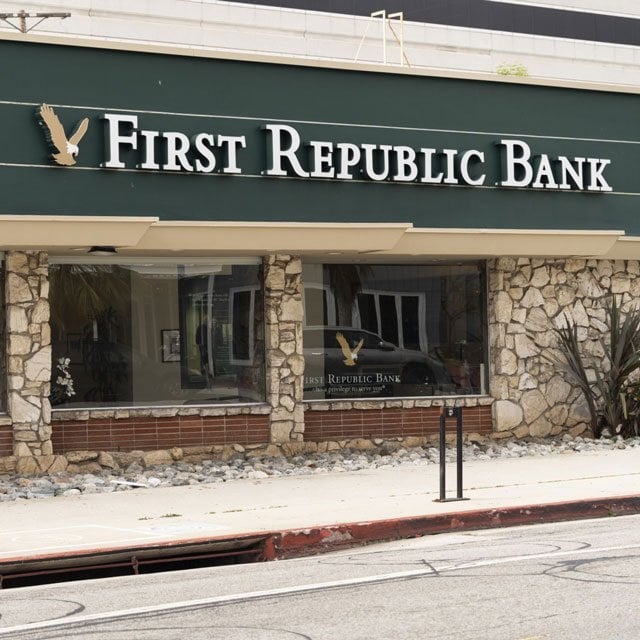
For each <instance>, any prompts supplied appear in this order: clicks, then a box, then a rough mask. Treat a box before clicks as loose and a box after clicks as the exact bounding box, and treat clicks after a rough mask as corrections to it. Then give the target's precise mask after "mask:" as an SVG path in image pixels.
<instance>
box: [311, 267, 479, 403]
mask: <svg viewBox="0 0 640 640" xmlns="http://www.w3.org/2000/svg"><path fill="white" fill-rule="evenodd" d="M484 275H485V272H484V265H483V264H481V263H475V262H474V263H468V264H445V263H438V264H430V265H386V264H375V265H374V264H370V265H354V264H305V265H304V268H303V273H302V277H303V282H304V288H305V289H304V306H305V328H304V333H303V340H304V355H305V363H306V365H305V384H304V397H305V399H307V400H312V399H325V398H326V399H329V398H347V397H348V398H357V397H369V396H377V397H398V396H404V397H406V396H433V395H460V394H462V395H464V394H481V393H486V388H487V378H486V371H487V369H486V364H485V363H486V353H487V341H486V333H487V332H486V321H485V318H486V311H485V309H486V294H485V284H484V282H485V277H484Z"/></svg>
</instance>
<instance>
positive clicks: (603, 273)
mask: <svg viewBox="0 0 640 640" xmlns="http://www.w3.org/2000/svg"><path fill="white" fill-rule="evenodd" d="M611 295H616V296H618V299H619V301H621V302H622V304H623V305H624V304H628V303H630V302H631V301H633V300H638V299H640V265H639V263H638V261H635V260H629V261H624V260H615V261H613V260H584V259H566V260H553V259H546V260H545V259H528V258H498V259H497V260H494V261H491V262H490V263H489V309H490V312H489V342H490V349H491V355H492V357H491V363H490V365H491V395H492V396H493V397H494V398H495V399H496V402H495V404H494V428H495V429H496V431H497V432H501V433H506V434H513V435H514V436H516V437H524V436H537V437H546V436H549V435H557V434H559V433H561V432H563V431H567V432H568V433H570V434H571V435H574V436H575V435H579V434H581V433H583V432H585V431H586V430H587V429H588V423H589V413H588V410H587V406H586V402H585V401H584V398H583V396H582V394H581V393H580V391H579V390H578V389H577V387H575V386H573V385H571V384H570V383H569V382H568V381H567V380H566V379H565V377H564V376H563V374H562V371H560V370H558V367H557V366H556V365H554V364H552V363H550V362H549V361H548V360H546V359H545V357H544V355H545V354H547V355H548V354H549V353H551V352H552V350H553V349H554V347H555V345H556V342H555V336H554V333H553V332H552V328H553V327H554V326H558V324H559V323H562V322H564V321H565V320H564V319H565V316H566V315H568V316H569V317H570V318H571V319H572V321H573V323H575V324H576V325H577V327H578V337H579V341H580V342H581V344H582V347H583V353H584V355H585V356H587V357H589V358H591V359H592V365H593V366H595V365H598V366H599V364H600V362H601V358H602V356H603V355H604V354H603V352H602V347H601V345H600V343H599V341H598V339H599V338H600V337H601V336H603V335H606V334H608V328H607V325H606V313H605V309H604V304H605V301H606V299H607V297H610V296H611ZM555 353H556V354H558V353H559V352H558V351H557V350H556V351H555Z"/></svg>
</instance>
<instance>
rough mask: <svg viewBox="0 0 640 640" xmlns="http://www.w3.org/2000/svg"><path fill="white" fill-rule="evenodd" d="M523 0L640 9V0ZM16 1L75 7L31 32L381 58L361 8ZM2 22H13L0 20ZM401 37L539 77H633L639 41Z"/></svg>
mask: <svg viewBox="0 0 640 640" xmlns="http://www.w3.org/2000/svg"><path fill="white" fill-rule="evenodd" d="M521 1H522V2H523V3H524V2H525V0H521ZM526 3H527V4H538V5H542V6H547V5H548V6H554V7H561V6H562V7H563V8H567V7H575V8H576V9H578V10H588V11H599V12H602V13H613V14H616V15H624V16H627V17H640V2H639V1H638V0H606V1H605V0H565V1H564V2H560V1H559V0H536V1H535V2H526ZM20 8H24V9H25V10H26V11H27V12H42V11H69V12H70V13H71V14H72V15H71V17H70V18H67V19H65V20H61V19H59V18H53V19H48V20H46V21H45V22H43V23H42V24H41V25H39V26H38V27H37V28H36V29H35V30H34V31H33V33H40V34H45V33H55V34H66V35H68V36H71V37H76V38H77V37H80V38H85V37H92V38H99V39H105V40H113V41H127V42H136V43H156V44H157V43H160V44H167V45H172V46H183V47H185V48H187V49H191V48H197V49H212V50H222V51H238V52H257V53H264V54H271V55H284V56H297V57H303V58H310V59H323V60H327V59H337V60H346V61H354V60H355V59H356V55H358V60H360V61H363V62H382V61H383V52H382V22H381V21H380V20H379V19H371V18H366V17H357V16H348V15H341V14H331V13H318V12H308V11H300V10H293V9H281V8H276V7H263V6H257V5H245V4H237V3H230V2H221V1H216V0H154V1H151V0H127V1H126V2H124V1H122V0H50V1H49V2H38V1H35V2H21V3H19V4H16V3H15V2H4V1H0V12H14V11H17V10H18V9H20ZM32 22H33V21H30V23H32ZM395 28H396V32H397V31H398V26H397V25H396V27H395ZM0 30H2V31H4V30H11V27H9V26H8V25H6V23H2V22H0ZM365 34H366V37H365V38H364V40H363V36H365ZM386 36H387V63H388V64H390V65H398V64H399V63H400V51H399V46H398V44H397V42H396V41H395V39H394V36H393V34H392V32H391V30H390V29H389V28H387V32H386ZM361 43H362V46H361V48H360V51H359V53H358V49H359V47H360V45H361ZM404 44H405V53H406V56H407V58H408V61H409V64H410V65H411V66H412V67H429V68H436V69H454V70H460V71H478V72H488V73H495V72H496V69H497V68H498V66H500V65H504V64H520V65H524V66H525V67H526V69H527V71H528V74H529V75H530V76H532V77H537V78H554V79H561V80H563V79H567V80H569V79H570V80H582V81H589V82H603V83H613V84H621V85H632V86H638V85H640V47H633V46H626V45H614V44H604V43H597V42H586V41H579V40H569V39H558V38H551V37H546V36H532V35H523V34H514V33H507V32H500V31H488V30H482V29H466V28H461V27H448V26H443V25H433V24H423V23H416V22H407V23H405V25H404Z"/></svg>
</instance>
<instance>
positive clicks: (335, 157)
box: [37, 104, 612, 193]
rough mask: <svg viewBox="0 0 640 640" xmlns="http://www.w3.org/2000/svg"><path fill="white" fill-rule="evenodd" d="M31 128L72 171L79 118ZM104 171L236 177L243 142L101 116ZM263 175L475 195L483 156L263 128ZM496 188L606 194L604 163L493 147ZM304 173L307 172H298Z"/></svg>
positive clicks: (512, 143) (509, 143)
mask: <svg viewBox="0 0 640 640" xmlns="http://www.w3.org/2000/svg"><path fill="white" fill-rule="evenodd" d="M37 117H38V120H39V122H40V124H41V126H42V127H43V130H44V132H45V136H46V138H47V140H48V142H49V144H50V147H51V151H52V153H51V156H50V158H51V160H52V161H53V162H54V163H55V164H59V165H65V166H71V165H74V164H75V163H76V158H77V157H78V155H79V153H80V146H79V145H80V142H81V141H82V138H83V136H84V134H85V133H86V131H87V129H88V127H89V119H88V118H83V119H82V120H81V121H80V122H79V123H78V124H77V125H76V127H75V129H74V130H73V133H72V134H71V136H69V137H67V134H66V131H65V128H64V126H63V125H62V123H61V122H60V120H59V118H58V116H57V115H56V113H55V111H54V110H53V109H52V108H51V107H50V106H48V105H46V104H43V105H41V106H40V107H39V108H38V109H37ZM100 119H101V120H102V121H103V125H102V126H104V127H105V132H104V133H105V155H106V160H105V161H104V162H102V163H101V165H100V166H101V167H102V168H105V169H125V168H130V167H127V165H126V164H125V162H124V160H123V155H125V154H126V155H127V157H130V154H131V152H132V151H133V152H136V154H137V162H136V164H135V169H140V170H147V171H149V170H151V171H167V172H176V171H179V172H187V173H205V174H206V173H219V174H229V175H238V174H242V173H243V171H242V155H243V151H244V150H246V149H247V140H246V136H233V135H223V134H214V133H209V132H203V133H197V134H196V135H192V136H188V135H187V134H185V133H182V132H179V131H155V130H150V129H145V128H144V125H143V124H141V120H142V118H141V117H140V116H138V115H135V114H127V113H105V114H104V115H102V116H101V118H100ZM260 129H261V130H262V132H263V135H264V137H265V140H264V142H265V146H266V158H265V161H266V162H265V165H266V167H267V168H265V169H264V170H262V172H261V173H262V175H263V176H269V177H296V178H302V179H324V180H341V181H348V180H369V181H373V182H395V183H420V184H427V185H429V184H431V185H437V184H440V185H468V186H473V187H481V186H484V185H485V182H486V179H487V173H486V162H487V159H486V158H485V153H484V152H483V151H479V150H477V149H465V150H459V149H453V148H452V149H436V148H425V147H421V148H418V149H416V148H413V147H409V146H406V145H390V144H374V143H371V144H369V143H360V144H354V143H352V142H333V141H327V140H310V141H305V142H303V141H302V138H301V136H300V133H299V132H298V131H297V130H296V129H295V127H293V126H290V125H287V124H269V123H267V124H264V125H262V126H261V127H260ZM495 144H496V145H497V146H498V147H499V149H500V164H501V167H500V169H501V171H500V174H499V175H500V178H499V180H498V181H497V182H496V183H495V186H498V187H519V188H523V187H528V188H533V189H552V190H569V189H573V190H579V191H587V192H598V193H601V192H607V191H612V188H611V186H610V185H609V183H608V182H607V179H606V177H605V169H606V168H607V166H608V165H610V164H611V160H608V159H604V158H587V157H567V156H563V155H559V156H557V157H552V156H550V155H547V154H545V153H541V154H536V155H534V154H533V153H532V151H531V148H530V147H529V145H528V144H527V143H526V142H524V141H523V140H518V139H499V140H496V141H495ZM305 167H306V168H305Z"/></svg>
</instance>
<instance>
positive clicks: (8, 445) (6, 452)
mask: <svg viewBox="0 0 640 640" xmlns="http://www.w3.org/2000/svg"><path fill="white" fill-rule="evenodd" d="M11 455H13V427H12V426H11V425H10V424H4V425H0V457H3V456H11Z"/></svg>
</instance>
